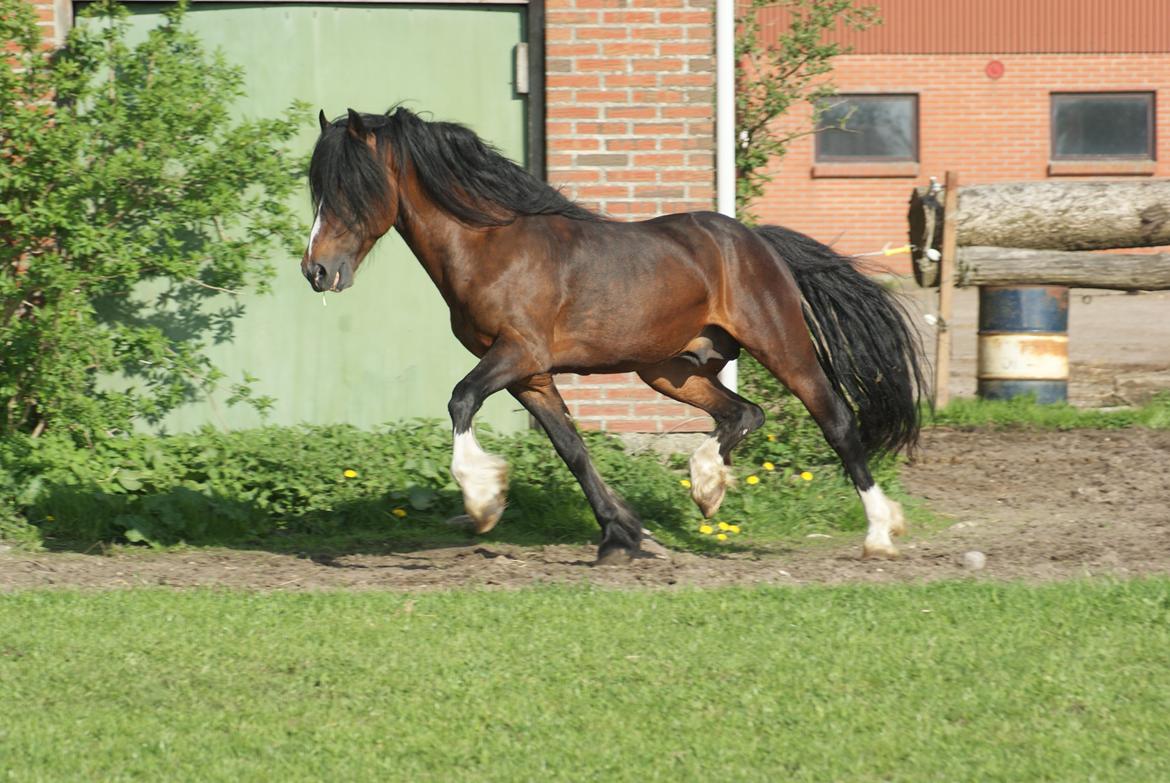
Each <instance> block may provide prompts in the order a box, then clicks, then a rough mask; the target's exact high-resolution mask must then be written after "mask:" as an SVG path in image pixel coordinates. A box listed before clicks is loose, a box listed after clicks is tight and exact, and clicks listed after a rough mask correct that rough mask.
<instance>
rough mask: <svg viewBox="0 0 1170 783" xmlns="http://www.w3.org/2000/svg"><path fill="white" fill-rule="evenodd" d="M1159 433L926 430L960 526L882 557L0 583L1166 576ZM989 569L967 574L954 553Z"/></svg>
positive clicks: (66, 577) (449, 554)
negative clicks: (979, 559)
mask: <svg viewBox="0 0 1170 783" xmlns="http://www.w3.org/2000/svg"><path fill="white" fill-rule="evenodd" d="M1168 465H1170V432H1168V431H1147V430H1133V431H1111V432H1097V431H1075V432H1057V433H1035V432H1008V433H990V432H957V431H946V430H943V431H938V430H936V431H932V432H930V433H928V434H927V436H926V439H925V443H924V448H923V449H922V453H921V456H920V457H919V459H918V460H917V461H916V462H915V463H914V464H913V465H910V466H908V467H907V468H906V469H905V471H904V480H905V483H906V487H907V489H908V490H909V491H910V492H911V493H912V494H913V495H914V496H915V497H918V498H920V499H921V502H923V503H925V504H926V505H927V506H928V507H930V508H931V509H933V510H934V511H935V512H937V513H938V514H940V515H943V516H945V517H948V518H951V519H954V520H957V522H956V523H955V524H953V525H951V526H949V527H946V528H944V529H940V530H934V531H930V530H927V531H913V530H912V531H911V533H910V535H909V536H908V537H907V538H906V539H904V540H903V542H902V544H901V546H902V557H901V558H899V559H898V560H894V561H872V560H863V559H861V558H860V557H859V554H860V550H861V536H860V535H857V534H851V535H841V536H838V537H835V538H830V539H824V538H815V539H808V540H807V541H804V542H800V544H799V545H795V546H793V547H792V548H791V549H789V550H787V551H780V552H770V553H766V554H765V553H751V552H737V553H730V552H729V553H727V554H726V555H722V556H699V555H694V554H689V553H681V552H666V551H664V552H663V553H662V555H663V556H661V557H647V558H643V559H639V560H635V561H634V562H632V563H630V564H629V565H627V566H607V567H595V566H593V565H592V562H591V561H592V559H593V557H594V549H593V547H590V546H546V547H529V548H524V547H517V546H512V545H507V544H497V543H494V542H491V541H487V540H485V541H480V542H477V543H470V544H468V545H466V546H456V547H449V548H444V549H437V550H430V551H413V552H409V553H402V554H388V555H368V554H362V555H350V556H338V557H316V558H314V557H298V556H293V555H278V554H272V553H266V552H246V551H233V550H227V549H221V550H211V551H207V550H198V551H190V552H175V553H167V554H157V553H148V552H144V553H137V552H132V553H124V554H118V555H114V556H101V555H81V554H43V555H42V554H37V555H32V554H24V553H17V552H11V551H10V552H6V553H3V554H0V590H12V589H19V588H29V587H49V586H55V587H64V586H71V587H83V588H115V589H116V588H127V587H136V586H149V585H168V586H174V587H196V586H202V587H228V588H254V589H260V590H318V589H331V588H354V589H388V590H426V589H436V588H448V587H482V588H514V587H522V586H527V585H534V584H549V583H584V582H588V583H591V584H596V585H602V586H608V587H642V586H644V587H670V586H704V587H709V586H719V585H754V584H783V585H795V584H815V583H843V582H924V581H932V580H938V579H960V578H973V579H997V580H1022V581H1029V582H1033V581H1048V580H1055V579H1066V578H1076V577H1086V576H1097V577H1100V576H1110V577H1128V576H1137V575H1142V574H1170V508H1168V500H1170V473H1168V472H1167V470H1166V468H1167V466H1168ZM970 551H979V552H982V553H983V554H984V555H985V558H986V565H985V567H984V568H983V569H981V570H972V569H970V568H968V567H967V566H966V565H964V557H963V556H964V554H965V553H967V552H970Z"/></svg>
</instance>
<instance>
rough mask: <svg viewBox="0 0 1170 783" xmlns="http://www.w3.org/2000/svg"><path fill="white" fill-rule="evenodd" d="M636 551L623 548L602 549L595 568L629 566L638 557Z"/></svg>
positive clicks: (598, 554)
mask: <svg viewBox="0 0 1170 783" xmlns="http://www.w3.org/2000/svg"><path fill="white" fill-rule="evenodd" d="M636 556H637V555H636V550H632V549H626V548H625V547H623V546H613V547H609V548H608V549H607V548H605V547H602V548H601V550H599V551H598V553H597V560H596V561H595V562H594V563H593V565H595V566H624V565H629V563H630V561H632V560H633V559H634V558H635V557H636Z"/></svg>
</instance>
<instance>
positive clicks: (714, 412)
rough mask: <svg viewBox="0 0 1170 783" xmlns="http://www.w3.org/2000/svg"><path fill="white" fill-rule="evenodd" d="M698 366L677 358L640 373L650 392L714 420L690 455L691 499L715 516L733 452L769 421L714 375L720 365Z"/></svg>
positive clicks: (728, 483)
mask: <svg viewBox="0 0 1170 783" xmlns="http://www.w3.org/2000/svg"><path fill="white" fill-rule="evenodd" d="M721 366H722V365H721V363H719V364H709V365H705V366H703V367H700V368H696V367H695V366H694V365H693V364H691V363H690V362H687V361H685V360H683V359H672V360H670V361H668V362H664V363H663V364H659V365H656V366H654V367H650V368H648V369H645V370H642V371H640V372H639V373H638V375H639V376H641V378H642V380H644V381H645V382H646V383H648V384H649V385H650V386H651V388H653V389H655V390H657V391H659V392H661V393H663V394H665V395H666V396H667V397H671V398H673V399H676V400H678V401H679V402H685V403H687V404H688V405H694V406H695V407H696V408H700V409H702V410H704V411H706V412H707V413H709V414H711V417H712V418H714V419H715V430H714V431H713V432H712V433H711V437H709V438H707V440H705V441H704V442H703V444H702V445H701V446H699V448H698V449H696V450H695V453H694V454H693V455H691V499H692V500H694V501H695V503H696V504H697V505H698V506H699V509H700V510H701V511H702V512H703V516H705V517H707V518H708V519H709V518H711V517H713V516H715V512H716V511H718V510H719V506H720V504H722V503H723V497H724V495H725V494H726V493H727V488H728V487H729V486H731V483H732V480H733V479H732V474H731V470H730V469H729V468H728V465H730V464H731V451H732V449H734V448H735V447H736V446H738V445H739V443H740V441H742V440H743V439H744V438H745V437H747V435H748V433H750V432H753V431H754V430H757V429H759V428H760V426H761V425H762V424H763V423H764V412H763V411H762V410H760V407H759V406H758V405H755V404H753V403H751V402H749V401H748V400H745V399H744V398H743V397H740V396H739V395H738V394H736V393H734V392H732V391H731V390H730V389H728V388H726V387H725V386H724V385H723V384H721V383H720V382H719V380H718V378H716V377H715V373H716V372H718V370H719V368H720V367H721Z"/></svg>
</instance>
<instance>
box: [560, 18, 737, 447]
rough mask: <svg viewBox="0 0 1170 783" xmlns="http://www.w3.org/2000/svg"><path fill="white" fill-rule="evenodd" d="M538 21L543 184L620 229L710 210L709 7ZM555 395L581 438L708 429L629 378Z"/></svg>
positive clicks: (596, 379)
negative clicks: (626, 223) (541, 25)
mask: <svg viewBox="0 0 1170 783" xmlns="http://www.w3.org/2000/svg"><path fill="white" fill-rule="evenodd" d="M545 13H546V30H545V36H546V41H547V44H546V46H547V49H546V55H545V56H546V71H547V73H546V80H547V84H546V90H547V91H546V98H547V101H548V121H547V125H546V133H547V139H548V169H549V172H548V179H549V182H550V183H552V184H553V185H554V186H557V187H560V188H562V189H563V190H564V192H565V194H566V195H568V196H570V197H571V198H575V199H578V200H580V201H582V202H584V203H586V204H588V205H590V206H592V207H594V208H597V209H600V210H601V211H602V212H604V213H606V214H608V215H611V216H613V217H616V218H620V219H641V218H647V217H653V216H655V215H660V214H663V213H668V212H684V211H691V210H699V209H711V208H712V207H713V205H714V201H715V190H714V187H715V184H714V183H715V136H714V134H715V127H714V122H715V70H714V69H715V59H714V46H715V44H714V39H713V33H714V2H713V0H548V3H547V5H546V12H545ZM614 315H615V317H620V315H621V314H620V313H615V314H614ZM558 384H559V386H560V388H561V393H562V394H563V395H564V397H565V401H566V402H567V403H568V405H569V410H570V412H571V413H572V414H573V415H574V417H575V418H576V421H577V423H578V425H579V426H581V427H584V428H587V429H599V428H600V429H606V430H611V431H615V432H690V431H696V430H706V429H709V428H710V426H711V425H710V420H709V419H707V417H706V416H705V415H704V414H703V413H702V412H701V411H697V410H695V409H694V408H690V407H688V406H685V405H681V404H679V403H676V402H673V401H670V400H668V399H666V398H665V397H663V396H661V395H659V394H658V393H657V392H655V391H653V390H651V389H650V388H649V387H647V386H645V385H644V384H643V383H641V381H639V380H638V379H637V376H634V375H590V376H584V377H582V376H576V375H565V376H561V377H560V378H558Z"/></svg>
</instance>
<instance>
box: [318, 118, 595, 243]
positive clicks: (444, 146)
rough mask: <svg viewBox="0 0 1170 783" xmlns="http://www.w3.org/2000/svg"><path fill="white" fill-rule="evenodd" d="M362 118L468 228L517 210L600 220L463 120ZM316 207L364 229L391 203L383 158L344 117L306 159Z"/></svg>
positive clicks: (495, 222)
mask: <svg viewBox="0 0 1170 783" xmlns="http://www.w3.org/2000/svg"><path fill="white" fill-rule="evenodd" d="M361 119H362V122H363V123H365V125H366V127H367V128H368V129H369V130H371V131H372V132H373V133H374V135H375V138H376V139H377V146H378V149H379V150H380V151H384V150H385V149H386V145H389V150H390V152H391V154H392V155H393V158H394V160H395V161H397V162H398V165H400V166H401V165H404V164H409V165H410V166H411V167H412V168H413V170H414V174H415V175H416V176H417V177H418V180H419V183H420V184H421V185H422V187H423V189H424V190H425V191H426V194H427V196H429V197H430V198H431V199H432V200H433V201H434V202H435V203H436V204H437V205H438V206H439V207H440V208H441V209H443V210H444V211H446V212H449V213H450V214H451V215H452V216H453V217H455V218H456V219H458V220H460V221H462V222H463V223H465V224H467V225H471V226H480V227H483V226H503V225H508V224H509V223H511V222H513V221H514V220H515V219H516V218H518V217H520V216H522V215H563V216H565V217H568V218H572V219H574V220H589V221H599V220H603V219H604V218H602V217H601V216H600V215H598V214H596V213H594V212H591V211H590V210H588V209H586V208H585V207H583V206H581V205H580V204H577V203H575V202H573V201H571V200H569V199H567V198H565V196H563V195H562V194H561V193H560V192H559V191H557V190H556V189H554V188H552V187H550V186H549V185H547V184H545V183H544V182H541V181H540V180H539V179H537V178H536V177H534V176H532V175H531V174H529V173H528V172H527V171H526V170H524V169H523V168H521V167H520V166H518V165H516V164H515V163H513V162H512V161H510V160H508V159H507V158H505V157H504V156H503V155H502V154H500V152H499V151H498V150H497V149H496V148H495V147H493V146H491V145H490V144H488V143H486V142H484V141H483V139H481V138H479V137H478V136H476V135H475V133H474V132H473V131H472V130H471V129H470V128H467V127H465V126H463V125H459V124H457V123H453V122H428V121H426V120H423V119H422V118H420V117H419V116H418V115H417V114H415V113H414V112H412V111H410V110H408V109H406V108H404V107H401V106H399V107H395V108H392V109H391V110H390V111H389V112H387V113H386V114H363V115H361ZM309 188H310V192H311V194H312V198H313V208H314V210H316V208H317V207H318V206H319V205H320V204H321V202H322V201H324V202H325V205H326V208H327V209H328V210H329V211H330V212H331V213H332V214H335V215H337V216H338V217H339V218H340V219H342V220H344V221H345V222H346V224H347V225H348V226H350V227H351V228H362V227H368V226H369V225H370V224H371V223H372V221H373V219H374V217H375V216H376V215H378V214H379V213H380V212H383V211H384V210H385V209H386V208H387V207H388V205H389V201H390V190H389V185H388V183H387V182H386V170H385V163H384V161H383V160H379V157H378V156H374V155H371V154H370V150H369V148H368V147H367V146H366V145H365V144H363V143H361V142H359V141H357V140H356V139H354V138H352V137H351V136H350V135H349V134H348V133H347V132H346V118H344V117H343V118H340V119H338V120H335V121H334V122H333V123H332V124H331V126H330V127H329V129H328V130H326V132H324V133H322V134H321V138H320V139H319V140H318V141H317V146H316V147H315V148H314V150H313V158H312V161H311V162H310V164H309Z"/></svg>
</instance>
